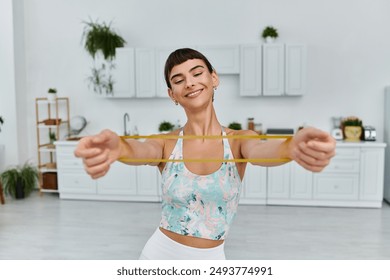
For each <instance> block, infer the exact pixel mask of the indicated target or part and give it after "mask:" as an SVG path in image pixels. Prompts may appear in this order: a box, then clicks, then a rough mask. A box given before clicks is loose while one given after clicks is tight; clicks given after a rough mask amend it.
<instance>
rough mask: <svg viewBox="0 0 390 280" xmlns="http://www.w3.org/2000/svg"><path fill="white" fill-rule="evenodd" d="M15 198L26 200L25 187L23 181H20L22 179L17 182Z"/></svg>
mask: <svg viewBox="0 0 390 280" xmlns="http://www.w3.org/2000/svg"><path fill="white" fill-rule="evenodd" d="M15 198H16V199H23V198H24V185H23V183H22V180H20V179H18V180H17V182H16V187H15Z"/></svg>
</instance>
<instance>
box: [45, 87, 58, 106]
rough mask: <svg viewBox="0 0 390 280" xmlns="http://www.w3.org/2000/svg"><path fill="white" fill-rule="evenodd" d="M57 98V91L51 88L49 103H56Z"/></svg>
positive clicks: (49, 90)
mask: <svg viewBox="0 0 390 280" xmlns="http://www.w3.org/2000/svg"><path fill="white" fill-rule="evenodd" d="M56 98H57V89H55V88H49V89H48V90H47V101H48V102H49V103H55V102H56Z"/></svg>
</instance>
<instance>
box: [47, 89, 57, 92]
mask: <svg viewBox="0 0 390 280" xmlns="http://www.w3.org/2000/svg"><path fill="white" fill-rule="evenodd" d="M47 92H48V93H57V89H55V88H49V89H48V91H47Z"/></svg>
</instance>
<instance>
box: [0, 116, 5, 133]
mask: <svg viewBox="0 0 390 280" xmlns="http://www.w3.org/2000/svg"><path fill="white" fill-rule="evenodd" d="M3 124H4V119H3V117H2V116H0V132H1V126H2V125H3Z"/></svg>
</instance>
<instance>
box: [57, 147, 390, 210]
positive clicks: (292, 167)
mask: <svg viewBox="0 0 390 280" xmlns="http://www.w3.org/2000/svg"><path fill="white" fill-rule="evenodd" d="M76 145H77V142H75V141H58V142H56V147H57V167H58V189H59V193H60V198H62V199H93V200H118V201H160V200H161V198H160V174H159V171H158V169H157V168H155V167H150V166H128V165H126V164H122V163H120V162H116V163H114V164H113V165H112V166H111V169H110V171H109V172H108V173H107V175H106V176H104V177H103V178H100V179H97V180H92V179H91V178H90V177H89V175H88V174H86V173H85V171H84V169H83V164H82V161H81V160H80V159H78V158H76V157H75V156H74V155H73V151H74V149H75V147H76ZM385 147H386V144H385V143H377V142H364V141H362V142H344V141H340V142H337V146H336V156H335V157H334V158H333V159H332V161H331V163H330V164H329V166H327V167H326V168H325V169H324V170H323V171H322V172H320V173H313V172H310V171H307V170H305V169H303V168H302V167H301V166H299V165H298V164H296V163H295V162H290V163H287V164H284V165H281V166H278V167H259V166H252V165H250V164H248V167H247V171H246V173H245V178H244V180H243V190H242V193H241V199H240V203H242V204H254V205H300V206H336V207H373V208H379V207H381V206H382V201H383V184H384V183H383V179H384V150H385Z"/></svg>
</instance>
